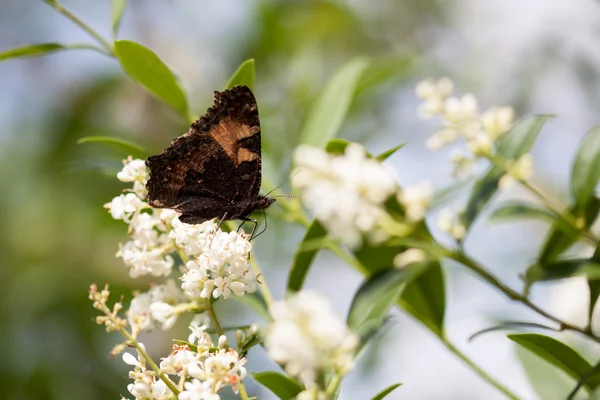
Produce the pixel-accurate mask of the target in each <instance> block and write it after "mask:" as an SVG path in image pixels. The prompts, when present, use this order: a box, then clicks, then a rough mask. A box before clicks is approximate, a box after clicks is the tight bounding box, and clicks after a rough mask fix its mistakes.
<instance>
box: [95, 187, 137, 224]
mask: <svg viewBox="0 0 600 400" xmlns="http://www.w3.org/2000/svg"><path fill="white" fill-rule="evenodd" d="M146 207H147V204H146V203H144V202H143V201H142V200H140V198H139V197H137V196H136V195H135V194H134V193H127V194H122V195H120V196H117V197H115V198H114V199H112V201H111V202H110V203H106V204H105V205H104V208H108V210H109V211H110V215H112V217H113V218H114V219H122V220H123V221H125V222H129V221H130V220H131V218H132V216H133V214H135V213H137V212H139V211H140V210H142V209H143V208H146Z"/></svg>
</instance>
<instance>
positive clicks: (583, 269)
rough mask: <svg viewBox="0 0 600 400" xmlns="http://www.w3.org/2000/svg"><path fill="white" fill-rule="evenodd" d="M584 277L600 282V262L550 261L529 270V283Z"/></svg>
mask: <svg viewBox="0 0 600 400" xmlns="http://www.w3.org/2000/svg"><path fill="white" fill-rule="evenodd" d="M582 275H583V276H587V278H588V280H590V281H597V280H600V262H592V261H590V260H589V259H587V258H584V259H576V260H558V261H549V262H547V263H545V264H544V265H543V266H541V265H534V266H532V267H530V268H529V269H528V270H527V282H538V281H552V280H557V279H564V278H570V277H572V276H582Z"/></svg>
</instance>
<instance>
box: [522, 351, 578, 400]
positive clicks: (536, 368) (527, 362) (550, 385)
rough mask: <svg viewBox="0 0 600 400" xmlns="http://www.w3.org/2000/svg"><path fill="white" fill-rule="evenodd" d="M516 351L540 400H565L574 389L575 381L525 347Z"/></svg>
mask: <svg viewBox="0 0 600 400" xmlns="http://www.w3.org/2000/svg"><path fill="white" fill-rule="evenodd" d="M515 350H516V353H517V358H518V359H519V361H520V362H521V366H522V368H523V369H524V370H525V373H526V374H527V378H528V380H529V383H530V384H531V387H532V388H533V389H534V390H535V393H536V394H537V395H538V398H539V399H543V400H565V398H566V397H567V395H568V393H569V391H571V389H572V388H573V385H574V384H575V380H573V378H571V377H570V376H568V375H567V374H565V373H564V372H563V371H562V370H560V369H558V368H555V367H554V366H553V365H550V364H548V363H547V362H546V361H545V360H543V359H541V358H539V357H538V356H536V355H535V354H533V353H531V352H530V351H529V350H526V349H525V348H524V347H521V346H517V348H516V349H515ZM581 400H583V399H581ZM587 400H590V399H587Z"/></svg>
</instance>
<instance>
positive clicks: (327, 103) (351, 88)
mask: <svg viewBox="0 0 600 400" xmlns="http://www.w3.org/2000/svg"><path fill="white" fill-rule="evenodd" d="M368 66H369V62H368V61H367V60H365V59H364V58H357V59H355V60H352V61H350V62H349V63H348V64H346V65H344V66H343V67H342V68H340V69H339V70H338V71H337V72H336V74H335V75H334V76H333V77H332V78H331V79H330V80H329V82H327V84H326V85H325V88H324V89H323V90H322V91H321V94H320V95H319V97H318V98H317V100H316V101H315V103H314V104H313V106H312V108H311V109H310V110H309V112H308V115H307V118H306V121H305V123H304V126H303V128H302V131H301V133H300V143H304V144H309V145H312V146H317V147H323V146H324V145H325V144H326V143H327V142H328V141H329V140H330V139H332V138H333V137H335V136H336V135H337V133H338V131H339V130H340V128H341V126H342V123H343V122H344V119H345V118H346V115H347V114H348V110H349V109H350V104H351V103H352V99H353V98H354V95H355V93H356V88H357V86H358V83H359V82H360V78H361V76H362V73H363V72H364V71H365V69H366V68H367V67H368Z"/></svg>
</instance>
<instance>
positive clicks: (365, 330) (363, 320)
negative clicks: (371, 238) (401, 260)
mask: <svg viewBox="0 0 600 400" xmlns="http://www.w3.org/2000/svg"><path fill="white" fill-rule="evenodd" d="M420 264H421V265H419V264H412V265H411V266H410V267H407V268H402V269H390V270H387V271H383V272H381V273H378V274H376V275H374V276H372V277H370V278H368V279H367V280H366V281H365V282H364V283H363V284H362V285H361V287H360V288H359V289H358V291H357V292H356V294H355V295H354V299H353V300H352V305H351V306H350V311H349V312H348V321H347V323H348V326H349V327H350V329H352V330H353V331H354V332H356V333H358V334H359V335H360V336H361V338H362V339H363V340H364V339H365V338H366V337H367V336H369V335H370V334H371V333H372V332H373V331H376V330H377V329H378V328H379V327H380V326H381V325H382V324H383V322H384V320H385V318H386V317H387V315H388V313H389V311H390V308H392V306H393V305H394V303H395V302H396V301H397V300H398V298H399V297H400V294H401V293H402V291H403V290H404V288H405V287H406V284H407V283H408V282H410V281H412V280H414V279H415V278H416V277H417V276H418V275H419V274H421V273H423V271H424V270H425V269H426V268H427V267H428V266H429V265H428V263H420Z"/></svg>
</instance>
